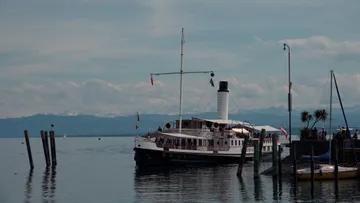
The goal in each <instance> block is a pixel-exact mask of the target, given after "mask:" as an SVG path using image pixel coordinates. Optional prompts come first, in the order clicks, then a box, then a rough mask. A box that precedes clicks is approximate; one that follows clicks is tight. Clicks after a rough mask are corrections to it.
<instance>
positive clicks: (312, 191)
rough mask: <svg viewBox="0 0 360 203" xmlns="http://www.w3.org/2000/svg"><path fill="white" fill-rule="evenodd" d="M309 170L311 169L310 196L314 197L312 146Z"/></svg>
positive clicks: (312, 147) (312, 148)
mask: <svg viewBox="0 0 360 203" xmlns="http://www.w3.org/2000/svg"><path fill="white" fill-rule="evenodd" d="M310 167H311V168H310V169H311V196H312V197H313V195H314V181H315V180H314V145H311V162H310Z"/></svg>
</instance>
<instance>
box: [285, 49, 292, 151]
mask: <svg viewBox="0 0 360 203" xmlns="http://www.w3.org/2000/svg"><path fill="white" fill-rule="evenodd" d="M284 50H287V51H288V70H289V93H288V110H289V143H290V146H291V108H292V98H291V85H292V83H291V80H290V46H289V45H287V44H286V43H284Z"/></svg>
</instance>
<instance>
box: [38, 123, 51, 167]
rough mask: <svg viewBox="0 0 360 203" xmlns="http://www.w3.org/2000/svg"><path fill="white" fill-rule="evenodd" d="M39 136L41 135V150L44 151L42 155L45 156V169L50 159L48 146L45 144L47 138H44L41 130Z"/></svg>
mask: <svg viewBox="0 0 360 203" xmlns="http://www.w3.org/2000/svg"><path fill="white" fill-rule="evenodd" d="M40 134H41V141H42V144H43V150H44V155H45V164H46V167H49V166H50V157H49V144H48V142H47V136H45V132H44V131H43V130H42V131H40ZM46 134H47V133H46Z"/></svg>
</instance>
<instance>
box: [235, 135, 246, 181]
mask: <svg viewBox="0 0 360 203" xmlns="http://www.w3.org/2000/svg"><path fill="white" fill-rule="evenodd" d="M248 142H249V136H246V137H245V139H244V141H243V143H242V145H243V147H242V150H241V157H240V163H239V166H238V170H237V174H236V175H237V176H241V173H242V168H243V165H244V164H245V159H246V149H247V146H248Z"/></svg>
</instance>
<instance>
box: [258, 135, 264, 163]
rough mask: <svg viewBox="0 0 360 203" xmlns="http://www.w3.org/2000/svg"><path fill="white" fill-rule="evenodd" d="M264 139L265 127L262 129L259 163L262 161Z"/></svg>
mask: <svg viewBox="0 0 360 203" xmlns="http://www.w3.org/2000/svg"><path fill="white" fill-rule="evenodd" d="M264 139H265V129H261V132H260V137H259V163H260V162H261V157H262V149H263V145H264Z"/></svg>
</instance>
